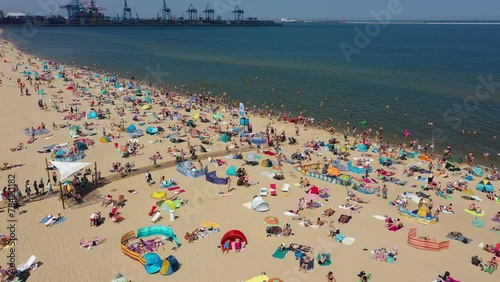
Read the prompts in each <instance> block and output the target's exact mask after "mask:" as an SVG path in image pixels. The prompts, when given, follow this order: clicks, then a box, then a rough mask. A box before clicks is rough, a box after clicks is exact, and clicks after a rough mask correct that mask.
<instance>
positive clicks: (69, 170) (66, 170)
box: [51, 161, 91, 181]
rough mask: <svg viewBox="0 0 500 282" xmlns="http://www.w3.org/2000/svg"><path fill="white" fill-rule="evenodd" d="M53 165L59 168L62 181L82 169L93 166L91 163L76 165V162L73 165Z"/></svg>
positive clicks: (62, 163)
mask: <svg viewBox="0 0 500 282" xmlns="http://www.w3.org/2000/svg"><path fill="white" fill-rule="evenodd" d="M51 163H52V165H53V166H55V167H56V168H57V170H58V171H59V173H60V174H61V178H60V180H61V181H62V180H64V179H66V178H68V176H70V175H72V174H73V173H75V172H77V171H79V170H80V169H82V168H84V167H86V166H89V165H91V163H75V162H72V163H71V162H56V161H52V162H51Z"/></svg>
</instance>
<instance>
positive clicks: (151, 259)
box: [142, 253, 163, 274]
mask: <svg viewBox="0 0 500 282" xmlns="http://www.w3.org/2000/svg"><path fill="white" fill-rule="evenodd" d="M142 258H143V259H144V260H145V261H146V263H145V264H144V268H145V269H146V272H147V273H149V274H155V273H158V271H160V269H161V266H162V265H163V261H162V259H161V257H160V256H159V255H158V254H157V253H147V254H145V255H144V256H142Z"/></svg>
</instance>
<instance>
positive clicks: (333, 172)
mask: <svg viewBox="0 0 500 282" xmlns="http://www.w3.org/2000/svg"><path fill="white" fill-rule="evenodd" d="M327 172H328V174H329V175H331V176H338V175H340V169H338V168H336V167H334V166H330V167H329V168H328V170H327Z"/></svg>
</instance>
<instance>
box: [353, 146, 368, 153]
mask: <svg viewBox="0 0 500 282" xmlns="http://www.w3.org/2000/svg"><path fill="white" fill-rule="evenodd" d="M356 149H357V150H358V151H360V152H368V148H366V145H364V144H358V145H356Z"/></svg>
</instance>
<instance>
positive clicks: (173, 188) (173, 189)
mask: <svg viewBox="0 0 500 282" xmlns="http://www.w3.org/2000/svg"><path fill="white" fill-rule="evenodd" d="M179 189H181V187H179V186H175V187H170V188H167V190H168V191H175V190H179Z"/></svg>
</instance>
